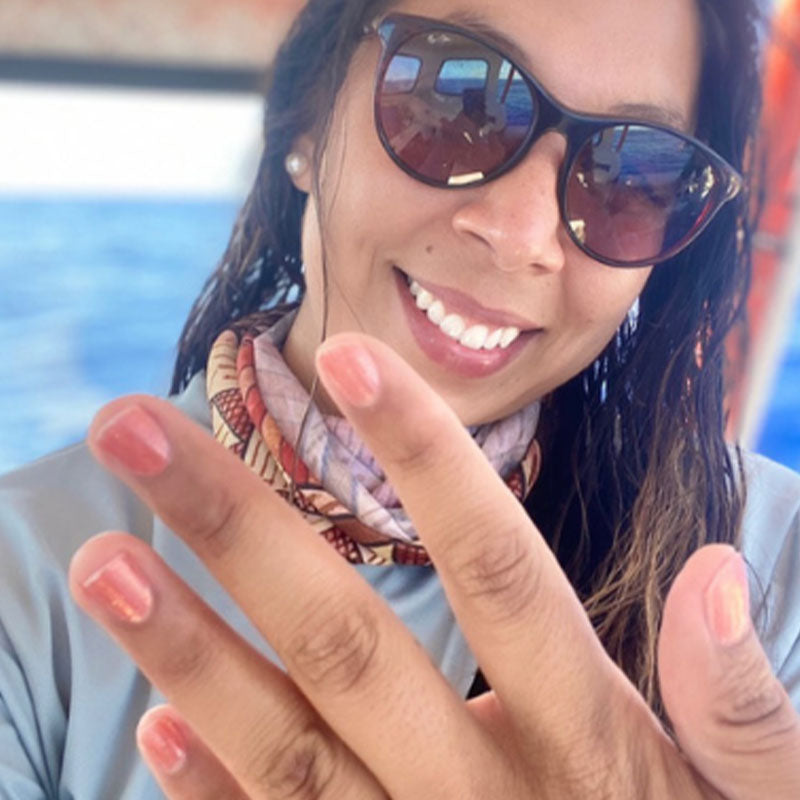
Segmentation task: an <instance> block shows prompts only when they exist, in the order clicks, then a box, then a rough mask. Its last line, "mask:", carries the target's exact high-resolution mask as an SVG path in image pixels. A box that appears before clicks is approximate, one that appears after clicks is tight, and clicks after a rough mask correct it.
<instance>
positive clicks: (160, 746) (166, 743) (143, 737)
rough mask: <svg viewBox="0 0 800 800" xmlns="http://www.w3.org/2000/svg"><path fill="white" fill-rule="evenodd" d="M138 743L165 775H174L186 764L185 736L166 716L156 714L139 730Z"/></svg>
mask: <svg viewBox="0 0 800 800" xmlns="http://www.w3.org/2000/svg"><path fill="white" fill-rule="evenodd" d="M139 743H140V745H141V746H142V748H144V750H145V751H146V753H147V756H148V759H149V760H150V761H151V762H153V765H154V766H155V767H156V769H158V770H159V771H160V772H162V773H164V774H165V775H175V774H176V773H178V772H180V771H181V770H182V769H183V767H184V765H185V764H186V750H187V746H186V737H185V736H184V735H183V732H182V731H181V729H180V728H179V727H178V725H177V724H176V723H175V721H174V720H172V719H170V718H169V717H167V716H158V717H156V718H155V719H154V720H153V721H152V722H148V723H147V724H146V725H145V726H144V727H143V728H142V729H141V731H140V732H139Z"/></svg>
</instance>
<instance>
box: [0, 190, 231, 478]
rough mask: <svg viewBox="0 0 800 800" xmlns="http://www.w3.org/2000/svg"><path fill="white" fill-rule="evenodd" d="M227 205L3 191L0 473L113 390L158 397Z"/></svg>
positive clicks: (81, 430) (52, 441)
mask: <svg viewBox="0 0 800 800" xmlns="http://www.w3.org/2000/svg"><path fill="white" fill-rule="evenodd" d="M236 210H237V209H236V205H235V204H233V203H230V202H224V201H221V202H191V201H190V202H187V201H162V200H155V201H123V200H105V199H104V200H41V199H34V200H28V199H26V200H19V199H12V198H4V199H0V343H2V344H0V347H2V356H0V357H1V358H2V361H3V391H2V393H0V472H4V471H6V470H8V469H11V468H13V467H14V466H17V465H19V464H23V463H25V462H27V461H30V460H32V459H35V458H37V457H39V456H41V455H43V454H45V453H48V452H50V451H52V450H54V449H56V448H59V447H63V446H65V445H67V444H70V443H72V442H75V441H77V440H80V439H81V438H83V436H84V434H85V431H86V427H87V425H88V423H89V421H90V420H91V418H92V416H93V414H94V412H95V411H96V410H97V409H98V408H99V407H100V406H101V405H103V404H104V403H105V402H107V401H108V400H110V399H111V398H113V397H116V396H118V395H120V394H124V393H127V392H134V391H144V392H151V393H154V394H165V393H166V392H167V391H168V388H169V381H170V376H171V368H172V362H173V360H174V355H175V344H176V342H177V339H178V336H179V334H180V331H181V328H182V325H183V322H184V319H185V318H186V315H187V313H188V311H189V308H190V307H191V304H192V302H193V301H194V298H195V297H196V296H197V294H198V293H199V291H200V289H201V287H202V284H203V282H204V280H205V278H206V277H207V275H208V274H209V273H210V272H211V271H212V269H213V267H214V264H215V262H216V261H217V259H218V258H219V256H220V254H221V253H222V252H223V250H224V247H225V244H226V242H227V238H228V234H229V232H230V229H231V226H232V223H233V220H234V218H235V214H236Z"/></svg>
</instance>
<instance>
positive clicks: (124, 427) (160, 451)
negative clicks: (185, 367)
mask: <svg viewBox="0 0 800 800" xmlns="http://www.w3.org/2000/svg"><path fill="white" fill-rule="evenodd" d="M95 443H96V444H97V446H98V447H99V448H100V449H101V450H102V451H103V452H104V453H106V454H108V455H110V456H111V457H112V458H113V459H114V460H115V461H117V462H119V463H120V464H121V465H122V466H123V467H125V468H126V469H127V470H129V471H130V472H132V473H134V474H135V475H141V476H144V477H147V476H153V475H158V474H159V473H160V472H163V470H164V468H165V467H166V466H167V465H168V464H169V461H170V457H171V454H172V451H171V448H170V444H169V440H168V439H167V437H166V435H165V434H164V431H163V430H162V429H161V427H160V426H159V424H158V423H157V422H156V421H155V419H153V417H152V416H151V415H150V414H148V413H147V412H146V411H145V410H144V409H143V408H142V407H141V406H138V405H133V406H128V408H126V409H124V410H122V411H120V412H119V413H118V414H116V415H115V416H113V417H112V418H111V419H110V420H108V422H106V423H105V425H103V427H102V428H101V429H100V430H99V431H98V433H97V435H96V436H95Z"/></svg>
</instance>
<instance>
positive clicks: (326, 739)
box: [245, 724, 338, 800]
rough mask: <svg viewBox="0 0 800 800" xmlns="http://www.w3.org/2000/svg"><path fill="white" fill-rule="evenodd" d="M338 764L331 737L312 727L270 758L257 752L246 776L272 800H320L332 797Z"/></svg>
mask: <svg viewBox="0 0 800 800" xmlns="http://www.w3.org/2000/svg"><path fill="white" fill-rule="evenodd" d="M337 762H338V759H337V756H336V753H335V752H334V746H333V743H332V741H331V738H330V734H329V733H328V732H327V731H325V730H323V729H321V728H320V727H319V726H317V725H315V724H309V725H307V726H305V727H303V728H300V729H299V730H298V731H296V733H295V734H294V735H292V736H290V737H289V738H288V739H286V740H284V741H283V742H282V743H281V746H280V747H279V748H278V749H276V750H275V751H274V752H273V753H271V754H270V755H268V756H266V757H265V755H264V748H256V749H254V751H253V753H252V755H251V756H250V758H249V763H247V764H246V765H245V774H246V775H248V776H250V783H252V785H253V786H254V787H255V788H257V789H258V790H259V792H260V793H262V792H263V794H264V795H265V796H266V797H269V798H270V800H273V798H274V800H320V798H323V797H329V796H331V792H330V791H329V790H330V788H331V787H332V785H333V784H334V779H335V775H336V765H337Z"/></svg>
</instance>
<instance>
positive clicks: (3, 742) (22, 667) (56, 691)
mask: <svg viewBox="0 0 800 800" xmlns="http://www.w3.org/2000/svg"><path fill="white" fill-rule="evenodd" d="M175 403H176V405H177V406H178V407H179V408H181V409H182V410H183V411H184V412H185V413H187V414H188V415H189V416H191V417H193V418H194V419H195V420H197V421H198V422H200V423H201V424H203V425H206V426H207V427H210V420H209V413H208V406H207V402H206V396H205V389H204V376H203V375H202V374H201V375H198V376H196V377H195V379H194V380H193V381H192V383H191V384H190V386H189V387H188V388H187V389H186V391H185V392H184V393H183V394H182V395H180V396H179V397H178V398H176V399H175ZM746 467H747V477H748V492H749V497H748V503H747V509H746V516H745V523H744V553H745V556H746V558H747V559H748V561H749V562H750V564H751V566H752V567H753V568H754V585H753V589H754V592H758V591H760V588H759V586H758V584H760V586H761V587H765V588H767V589H768V594H767V603H768V609H767V615H766V627H765V629H764V632H763V635H762V639H763V641H764V644H765V646H766V648H767V651H768V654H769V656H770V659H771V661H772V664H773V666H774V669H775V671H776V672H777V674H778V676H779V677H780V678H781V680H782V681H783V682H784V685H786V687H787V689H788V690H789V692H790V694H791V695H792V698H793V701H794V703H795V705H796V706H797V707H798V708H800V475H796V474H795V473H793V472H791V471H790V470H787V469H785V468H783V467H780V466H779V465H777V464H774V463H772V462H770V461H768V460H766V459H763V458H760V457H757V456H748V457H747V461H746ZM106 530H125V531H128V532H130V533H133V534H135V535H137V536H140V537H141V538H142V539H144V540H145V541H147V542H149V543H151V544H152V546H153V547H154V548H155V549H156V551H157V552H158V553H159V554H160V555H161V556H162V557H163V558H164V559H165V560H166V561H167V563H168V564H170V566H171V567H172V568H173V569H174V570H176V572H177V573H178V574H179V575H181V576H182V577H183V578H184V580H186V581H187V582H188V583H189V584H190V585H191V586H193V587H194V588H195V590H196V591H197V592H198V593H199V594H200V595H201V596H202V597H203V598H204V599H205V600H206V602H208V603H209V604H210V605H211V606H212V607H213V608H214V609H215V610H216V611H217V612H218V613H219V614H221V615H222V617H223V618H224V619H226V620H227V621H228V622H229V624H231V625H232V626H233V627H234V628H235V629H236V630H237V631H239V632H240V633H241V634H242V635H243V636H244V637H245V638H247V639H248V640H249V641H250V642H251V643H253V644H254V645H255V646H256V647H258V648H259V649H260V650H261V651H262V652H263V653H265V654H266V655H267V656H268V657H270V658H272V659H273V660H276V661H277V658H276V657H275V654H274V653H273V652H272V651H271V649H270V648H269V646H268V645H267V644H266V643H265V642H264V641H263V639H262V638H261V637H260V635H259V634H258V633H257V632H256V631H255V630H254V629H253V627H252V626H251V624H250V623H249V621H248V620H247V619H246V618H245V617H244V615H243V614H242V613H241V611H239V609H238V608H237V607H236V606H235V605H234V603H233V602H232V601H231V599H230V598H229V597H228V595H227V594H226V593H225V591H224V590H223V589H222V588H221V587H220V586H219V584H218V583H217V582H216V581H215V580H214V579H213V578H212V577H211V575H210V574H209V573H208V572H207V570H206V569H205V567H204V566H203V565H202V564H201V563H200V561H199V560H198V559H197V557H196V556H195V555H194V554H193V553H192V552H191V551H190V550H189V549H188V548H187V547H186V546H185V545H184V544H183V542H182V541H181V540H180V539H178V537H176V536H175V535H174V534H173V533H172V532H171V531H169V530H168V529H167V528H166V527H165V526H164V525H163V524H162V523H161V521H160V520H158V519H157V518H154V516H153V514H152V513H151V512H150V511H149V509H148V508H147V507H146V506H144V505H143V504H142V503H141V502H140V501H139V500H138V499H137V498H136V497H135V496H134V495H133V494H132V493H131V492H130V491H129V490H128V489H127V488H126V487H125V486H123V485H122V484H121V483H120V482H119V481H117V480H116V479H115V478H113V477H112V476H111V475H110V474H108V473H107V472H106V471H105V470H103V469H102V468H101V467H100V466H98V465H97V464H96V463H95V461H94V460H93V458H92V457H91V456H90V454H89V452H88V450H87V448H86V447H85V445H78V446H76V447H73V448H70V449H68V450H65V451H62V452H60V453H57V454H55V455H53V456H50V457H48V458H45V459H42V460H40V461H38V462H36V463H34V464H32V465H30V466H28V467H25V468H23V469H21V470H18V471H16V472H13V473H11V474H9V475H7V476H5V477H3V478H0V798H2V800H6V798H8V800H11V799H12V798H13V800H43V798H48V799H50V800H56V798H57V799H58V800H151V799H155V798H161V797H162V794H161V792H160V790H159V789H158V787H157V786H156V784H155V782H154V781H153V779H152V778H151V777H150V774H149V771H148V770H147V768H146V767H145V766H144V764H143V762H142V761H141V760H140V758H139V756H138V753H137V751H136V747H135V744H134V731H135V728H136V724H137V722H138V720H139V718H140V717H141V715H142V714H143V713H144V711H146V710H147V708H149V707H150V706H152V705H155V704H157V703H160V702H163V698H162V697H161V696H160V694H159V693H158V692H157V690H155V689H154V688H153V687H152V686H150V684H149V683H148V682H147V681H146V680H145V679H144V678H143V677H142V675H141V674H140V673H139V671H138V670H137V668H136V666H135V664H134V663H133V662H132V661H131V660H130V659H129V658H128V657H127V655H125V654H124V653H123V652H122V651H121V650H120V649H119V648H118V647H117V646H116V645H115V644H114V643H113V642H112V641H111V639H110V638H109V637H108V636H107V635H106V634H105V633H104V632H103V631H102V630H101V629H100V628H99V627H98V626H97V625H96V624H95V623H94V622H92V621H91V620H90V619H89V618H88V617H86V616H85V615H84V614H83V613H82V612H81V611H80V610H79V609H78V608H77V607H76V606H75V605H74V604H73V602H72V600H71V599H70V596H69V592H68V589H67V579H66V571H67V565H68V563H69V560H70V558H71V556H72V554H73V553H74V552H75V551H76V550H77V549H78V547H79V546H80V545H81V544H82V543H83V542H84V541H85V540H86V539H88V538H89V537H90V536H92V535H94V534H95V533H99V532H101V531H106ZM357 569H359V571H361V572H362V574H363V575H364V576H365V577H366V578H367V580H368V581H369V582H370V583H371V584H372V585H373V586H374V588H375V589H376V590H377V591H378V592H379V593H380V594H381V595H383V596H384V597H385V598H386V600H387V601H388V602H389V604H390V605H391V606H392V608H393V609H394V610H395V612H396V613H397V614H398V616H400V617H401V619H403V621H404V622H405V624H406V625H408V627H409V628H411V630H412V632H413V633H414V634H415V636H416V637H417V639H418V640H419V641H420V642H421V643H422V645H423V646H424V647H425V648H426V649H427V651H428V652H429V653H430V655H431V658H432V659H433V660H434V662H435V663H436V664H438V665H439V667H440V669H441V670H442V672H443V673H444V674H445V676H446V677H447V678H448V680H449V681H450V682H451V684H452V685H453V686H454V688H455V689H456V690H457V691H458V692H459V693H461V694H462V695H465V694H466V692H467V690H468V688H469V685H470V683H471V681H472V679H473V676H474V673H475V669H476V663H475V659H474V657H473V656H472V654H471V653H470V651H469V648H468V647H467V644H466V642H465V641H464V638H463V636H462V635H461V632H460V630H459V629H458V626H457V624H456V622H455V619H454V617H453V614H452V612H451V611H450V609H449V606H448V605H447V601H446V599H445V597H444V593H443V591H442V588H441V585H440V583H439V580H438V577H437V575H436V573H435V571H433V570H431V569H427V568H414V567H394V568H391V567H358V568H357ZM756 581H757V583H756Z"/></svg>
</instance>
